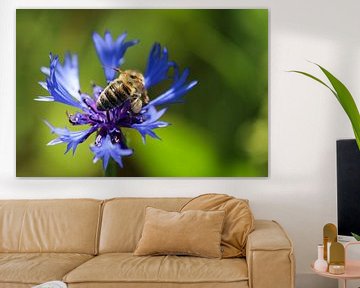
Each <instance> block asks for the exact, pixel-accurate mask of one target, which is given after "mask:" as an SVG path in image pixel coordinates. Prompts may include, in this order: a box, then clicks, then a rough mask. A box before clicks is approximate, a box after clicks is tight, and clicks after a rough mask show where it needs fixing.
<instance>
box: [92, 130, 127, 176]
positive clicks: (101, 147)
mask: <svg viewBox="0 0 360 288" xmlns="http://www.w3.org/2000/svg"><path fill="white" fill-rule="evenodd" d="M90 150H91V151H92V152H93V153H94V154H95V156H94V162H97V161H98V160H99V159H102V161H103V168H104V170H106V167H107V166H108V164H109V160H110V157H111V158H113V159H114V160H115V161H116V163H118V164H119V166H120V167H123V163H122V157H123V156H130V155H131V154H132V153H133V151H132V150H131V149H123V148H121V145H120V144H119V143H115V144H113V143H112V142H111V137H110V135H109V134H107V135H106V137H104V138H102V139H101V142H100V143H98V144H97V145H91V146H90Z"/></svg>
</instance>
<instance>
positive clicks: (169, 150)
mask: <svg viewBox="0 0 360 288" xmlns="http://www.w3.org/2000/svg"><path fill="white" fill-rule="evenodd" d="M34 19H36V21H34ZM16 91H17V92H16V94H17V98H16V140H17V141H16V174H17V176H18V177H98V176H119V177H267V176H268V10H266V9H219V10H217V9H211V10H203V9H195V10H190V9H184V10H177V9H171V10H166V9H161V10H150V9H134V10H125V9H120V10H79V9H77V10H57V9H50V10H49V9H18V10H17V12H16Z"/></svg>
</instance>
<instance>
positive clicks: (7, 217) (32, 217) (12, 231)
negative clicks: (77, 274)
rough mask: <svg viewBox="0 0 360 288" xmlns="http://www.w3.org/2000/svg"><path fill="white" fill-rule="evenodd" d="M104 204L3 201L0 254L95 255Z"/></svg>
mask: <svg viewBox="0 0 360 288" xmlns="http://www.w3.org/2000/svg"><path fill="white" fill-rule="evenodd" d="M101 205H102V201H98V200H91V199H64V200H0V227H1V229H0V239H1V241H0V252H4V253H6V252H15V253H16V252H28V253H38V252H49V253H51V252H58V253H83V254H95V253H96V251H97V242H98V241H97V236H98V228H99V222H100V215H101Z"/></svg>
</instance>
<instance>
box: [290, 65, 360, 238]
mask: <svg viewBox="0 0 360 288" xmlns="http://www.w3.org/2000/svg"><path fill="white" fill-rule="evenodd" d="M314 64H315V63H314ZM315 65H316V66H318V67H319V68H320V70H321V71H322V72H323V73H324V75H325V76H326V78H327V79H328V80H329V82H330V84H329V85H328V84H326V83H325V82H324V81H322V80H320V79H319V78H317V77H315V76H313V75H311V74H309V73H307V72H303V71H297V70H293V71H290V72H295V73H299V74H302V75H305V76H307V77H309V78H311V79H313V80H315V81H317V82H319V83H320V84H322V85H324V86H325V87H326V88H328V89H329V90H330V91H331V93H332V94H333V95H334V96H335V97H336V99H337V100H338V101H339V103H340V105H341V106H342V107H343V109H344V111H345V113H346V114H347V116H348V118H349V120H350V123H351V125H352V128H353V131H354V135H355V140H349V139H347V140H338V141H337V175H338V181H337V185H338V189H337V190H338V222H339V225H338V226H339V234H341V235H350V234H351V235H352V236H353V237H354V238H355V239H356V240H357V241H360V236H359V235H358V234H355V233H353V232H352V231H353V230H356V233H359V232H360V219H358V217H357V216H356V215H358V214H359V211H360V205H359V202H360V113H359V110H358V108H357V106H356V103H355V101H354V98H353V96H352V95H351V93H350V91H349V90H348V89H347V88H346V86H345V85H344V84H343V83H342V82H341V81H340V80H338V79H337V78H336V77H335V76H334V75H333V74H331V73H330V72H329V71H328V70H326V69H325V68H323V67H322V66H320V65H318V64H315ZM350 232H351V233H350Z"/></svg>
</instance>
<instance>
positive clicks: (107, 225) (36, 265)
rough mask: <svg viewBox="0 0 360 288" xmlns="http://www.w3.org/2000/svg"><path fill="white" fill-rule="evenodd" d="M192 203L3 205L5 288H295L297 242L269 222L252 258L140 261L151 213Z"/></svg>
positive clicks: (1, 275) (1, 277)
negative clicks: (54, 286)
mask: <svg viewBox="0 0 360 288" xmlns="http://www.w3.org/2000/svg"><path fill="white" fill-rule="evenodd" d="M189 200H190V199H188V198H115V199H109V200H105V201H101V200H95V199H63V200H0V288H5V287H6V288H7V287H9V288H15V287H19V288H22V287H32V286H34V285H37V284H40V283H44V282H47V281H52V280H62V281H64V282H66V283H67V285H68V287H70V288H72V287H73V288H82V287H84V288H85V287H89V288H92V287H107V288H112V287H121V288H135V287H136V288H138V287H139V288H141V287H144V288H145V287H147V288H178V287H181V288H185V287H186V288H187V287H189V288H202V287H204V288H242V287H249V288H272V287H274V288H293V287H294V265H295V264H294V256H293V247H292V243H291V241H290V239H289V238H288V237H287V235H286V233H285V231H284V230H283V229H282V228H281V226H280V225H279V224H278V223H276V222H274V221H270V220H255V230H254V231H253V232H252V233H251V234H250V235H249V237H248V242H247V247H246V257H245V258H231V259H207V258H200V257H189V256H141V257H139V256H133V251H134V250H135V247H136V244H137V242H138V241H139V239H140V237H141V232H142V227H143V222H144V213H145V208H146V207H147V206H151V207H155V208H159V209H164V210H168V211H179V210H180V209H181V207H182V206H183V205H184V204H185V203H187V202H188V201H189Z"/></svg>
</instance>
